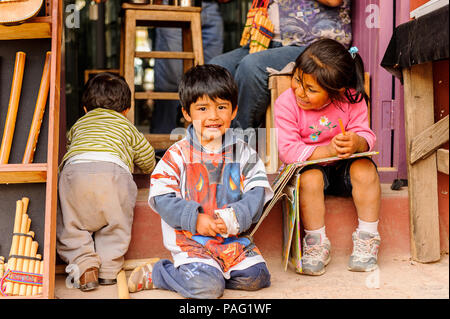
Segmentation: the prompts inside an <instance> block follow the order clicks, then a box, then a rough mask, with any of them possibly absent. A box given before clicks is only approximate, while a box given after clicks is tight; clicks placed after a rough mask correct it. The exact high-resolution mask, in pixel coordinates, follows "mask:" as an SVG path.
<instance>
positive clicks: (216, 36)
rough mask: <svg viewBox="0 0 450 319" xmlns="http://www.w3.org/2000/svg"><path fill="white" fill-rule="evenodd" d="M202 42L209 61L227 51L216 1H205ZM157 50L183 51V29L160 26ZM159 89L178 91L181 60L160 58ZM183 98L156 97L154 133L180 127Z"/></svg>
mask: <svg viewBox="0 0 450 319" xmlns="http://www.w3.org/2000/svg"><path fill="white" fill-rule="evenodd" d="M201 20H202V42H203V56H204V60H205V63H208V62H209V60H210V59H212V58H213V57H215V56H217V55H219V54H221V53H222V52H223V20H222V16H221V14H220V11H219V5H218V4H217V3H216V2H203V3H202V13H201ZM155 50H156V51H182V37H181V29H180V28H157V29H156V38H155ZM154 72H155V91H156V92H158V91H159V92H177V91H178V83H179V81H180V80H181V76H182V75H183V64H182V61H181V60H174V59H156V61H155V68H154ZM178 106H179V101H174V100H156V101H155V109H154V111H153V115H152V122H151V132H152V133H161V134H167V133H170V132H171V131H172V130H173V129H174V128H176V127H177V114H178Z"/></svg>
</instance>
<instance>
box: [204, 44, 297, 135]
mask: <svg viewBox="0 0 450 319" xmlns="http://www.w3.org/2000/svg"><path fill="white" fill-rule="evenodd" d="M303 50H304V47H298V46H287V47H276V48H270V49H268V50H264V51H260V52H255V53H252V54H246V53H248V49H246V48H239V49H236V50H233V51H231V52H229V53H226V54H224V55H221V56H218V57H216V58H215V59H213V60H212V61H211V63H213V64H219V65H222V66H224V67H225V68H227V69H228V70H229V71H230V72H231V74H233V76H234V78H235V80H236V82H237V85H238V89H239V98H238V107H239V108H238V114H237V117H236V122H238V123H239V126H240V127H241V128H243V129H246V128H248V127H253V128H256V127H259V126H261V124H262V123H263V119H264V115H265V112H266V109H267V107H268V105H269V103H270V92H269V88H268V79H269V73H268V72H267V70H266V68H267V67H270V68H274V69H276V70H281V69H282V68H283V67H284V66H285V65H286V64H288V63H289V62H292V61H295V59H296V58H297V57H298V56H299V55H300V53H301V52H303ZM239 59H240V60H239Z"/></svg>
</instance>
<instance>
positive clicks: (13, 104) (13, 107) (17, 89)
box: [0, 51, 26, 164]
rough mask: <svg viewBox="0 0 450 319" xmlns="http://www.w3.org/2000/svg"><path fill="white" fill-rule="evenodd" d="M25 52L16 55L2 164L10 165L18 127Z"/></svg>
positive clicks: (3, 141) (0, 150)
mask: <svg viewBox="0 0 450 319" xmlns="http://www.w3.org/2000/svg"><path fill="white" fill-rule="evenodd" d="M25 57H26V54H25V53H24V52H20V51H19V52H17V53H16V61H15V64H14V74H13V80H12V84H11V93H10V96H9V104H8V112H7V115H6V121H5V128H4V130H3V138H2V144H1V147H0V164H8V161H9V154H10V152H11V146H12V140H13V136H14V129H15V127H16V119H17V110H18V108H19V100H20V93H21V91H22V80H23V71H24V68H25Z"/></svg>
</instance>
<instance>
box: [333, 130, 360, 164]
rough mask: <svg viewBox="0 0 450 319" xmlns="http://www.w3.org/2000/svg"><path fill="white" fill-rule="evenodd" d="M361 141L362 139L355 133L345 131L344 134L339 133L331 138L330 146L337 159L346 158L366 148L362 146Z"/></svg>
mask: <svg viewBox="0 0 450 319" xmlns="http://www.w3.org/2000/svg"><path fill="white" fill-rule="evenodd" d="M361 140H364V139H363V138H362V137H360V136H359V135H357V134H356V133H355V132H351V131H347V132H345V134H342V133H340V134H338V135H336V136H335V137H333V139H332V140H331V145H332V146H333V147H334V149H335V150H336V153H337V156H338V157H340V158H348V157H349V156H350V155H352V154H353V153H355V152H357V151H358V150H359V149H361V148H366V145H362V143H363V141H361ZM364 142H365V140H364Z"/></svg>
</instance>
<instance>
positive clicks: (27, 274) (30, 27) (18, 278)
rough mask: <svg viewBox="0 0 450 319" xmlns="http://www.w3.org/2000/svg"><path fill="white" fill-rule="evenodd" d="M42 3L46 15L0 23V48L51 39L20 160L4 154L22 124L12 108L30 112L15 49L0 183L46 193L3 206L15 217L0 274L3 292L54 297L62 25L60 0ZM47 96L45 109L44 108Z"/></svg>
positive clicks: (21, 56) (5, 219) (7, 216)
mask: <svg viewBox="0 0 450 319" xmlns="http://www.w3.org/2000/svg"><path fill="white" fill-rule="evenodd" d="M45 6H46V11H45V12H46V13H45V16H40V17H35V18H32V19H29V20H27V21H25V22H24V23H22V24H19V25H15V26H5V25H0V48H1V47H2V46H6V45H9V44H10V43H17V41H19V43H20V42H21V41H22V40H24V41H40V40H39V39H41V40H42V41H48V43H50V51H49V52H47V53H46V51H43V52H42V54H43V55H44V56H45V59H44V60H45V61H43V62H44V63H43V64H44V67H43V69H42V75H40V79H41V85H40V87H39V92H38V97H37V100H36V103H35V105H33V107H34V116H33V120H32V123H31V127H30V129H29V132H27V133H28V141H27V146H26V148H25V149H24V153H23V160H22V161H21V163H9V160H8V159H9V152H10V151H11V143H12V141H13V135H14V131H15V130H16V133H17V132H18V130H23V128H22V127H17V128H15V127H14V126H15V122H16V118H15V117H16V116H17V108H18V107H19V108H27V109H28V110H29V111H30V112H33V109H32V107H30V106H29V105H22V104H23V103H22V104H21V105H20V106H19V98H20V90H21V85H22V83H21V82H22V77H23V72H24V70H23V68H24V65H25V63H24V60H25V58H26V53H25V52H21V50H18V52H16V60H15V65H14V75H13V83H12V88H11V94H10V98H9V105H8V110H7V117H6V120H5V127H4V128H2V131H0V134H2V133H3V135H2V144H1V148H0V184H3V185H2V187H12V186H9V185H10V184H15V186H14V189H18V188H17V187H19V189H20V190H21V192H22V193H23V194H27V192H28V190H31V189H36V188H35V187H34V186H32V185H34V184H36V183H41V184H42V189H43V192H45V198H43V197H40V196H36V197H32V196H29V198H30V199H29V200H28V198H24V199H21V200H18V201H17V206H16V214H15V218H14V212H13V211H11V212H6V211H3V214H2V215H0V219H1V220H0V224H3V225H6V224H7V223H10V222H11V223H12V221H14V230H13V234H12V242H11V250H10V255H9V256H3V257H0V280H1V284H2V286H1V287H2V294H3V297H4V298H53V297H54V282H55V260H56V249H55V246H56V209H57V168H58V146H59V125H60V124H59V123H60V122H59V121H60V109H59V107H60V94H61V87H60V76H61V46H62V26H63V18H62V1H58V0H46V1H45ZM30 39H33V40H30ZM9 40H12V41H9ZM23 43H28V42H23ZM25 47H27V45H25ZM44 47H45V45H44ZM3 48H5V47H3ZM25 72H26V71H25ZM33 77H35V78H36V80H37V81H38V75H34V74H33ZM47 101H48V109H47V110H44V109H45V107H46V105H47ZM5 109H6V105H5ZM45 111H46V112H48V121H46V125H47V126H48V127H47V126H46V130H47V131H46V133H47V136H48V138H47V139H46V140H45V139H44V142H45V143H46V152H47V153H46V160H45V162H44V163H33V155H34V151H35V150H36V143H37V140H38V136H39V131H40V126H41V123H42V117H43V114H44V112H45ZM37 186H38V187H41V186H39V185H37ZM44 190H45V191H44ZM21 196H22V195H20V197H21ZM28 201H32V202H35V201H37V202H39V204H40V205H41V204H42V206H43V207H45V209H43V211H42V212H39V214H38V216H39V217H38V218H39V225H41V224H43V236H42V237H43V238H41V237H40V236H39V238H38V239H39V242H40V243H41V246H42V247H41V249H42V254H37V251H38V246H39V245H38V242H37V240H35V237H34V236H35V234H34V232H33V231H32V230H30V223H31V219H30V218H29V216H28V215H27V208H28ZM3 206H5V205H3ZM34 218H36V217H34ZM3 244H4V243H3ZM1 298H2V296H1V295H0V299H1Z"/></svg>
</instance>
